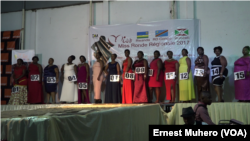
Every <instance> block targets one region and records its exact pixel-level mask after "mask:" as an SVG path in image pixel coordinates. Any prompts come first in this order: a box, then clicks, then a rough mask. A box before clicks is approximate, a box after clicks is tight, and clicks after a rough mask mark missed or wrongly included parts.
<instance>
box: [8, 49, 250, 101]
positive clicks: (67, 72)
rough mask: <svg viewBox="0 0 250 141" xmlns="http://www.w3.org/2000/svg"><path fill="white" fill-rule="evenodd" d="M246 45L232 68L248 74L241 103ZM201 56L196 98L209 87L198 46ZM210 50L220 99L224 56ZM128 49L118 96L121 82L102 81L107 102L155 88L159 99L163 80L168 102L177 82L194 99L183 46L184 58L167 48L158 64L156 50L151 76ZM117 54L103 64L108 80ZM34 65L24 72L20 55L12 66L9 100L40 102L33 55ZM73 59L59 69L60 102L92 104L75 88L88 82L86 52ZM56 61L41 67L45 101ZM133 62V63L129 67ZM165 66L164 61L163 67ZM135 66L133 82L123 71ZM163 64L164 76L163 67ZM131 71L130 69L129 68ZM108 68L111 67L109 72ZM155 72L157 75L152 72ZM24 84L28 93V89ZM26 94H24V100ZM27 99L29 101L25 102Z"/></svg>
mask: <svg viewBox="0 0 250 141" xmlns="http://www.w3.org/2000/svg"><path fill="white" fill-rule="evenodd" d="M249 50H250V48H249V47H248V46H246V47H244V48H243V50H242V53H243V57H241V58H239V59H238V60H237V61H236V62H235V68H234V72H240V71H244V72H245V73H244V74H246V75H245V79H242V80H238V81H235V95H236V96H235V97H236V99H239V100H240V101H245V100H247V101H249V100H250V96H249V95H250V94H249V92H250V90H249V87H248V86H247V85H248V84H250V76H249V72H250V57H249ZM197 52H198V54H199V57H198V58H197V59H196V60H195V68H198V69H204V70H205V71H204V72H205V73H204V75H203V76H196V77H195V78H196V79H197V84H196V85H197V87H198V96H200V93H201V91H209V73H210V70H209V68H208V62H209V60H208V57H207V56H206V55H204V49H203V48H202V47H199V48H198V49H197ZM214 53H215V54H216V57H215V58H214V60H213V61H212V63H211V64H212V67H211V69H213V71H211V72H212V73H214V72H216V69H218V70H219V72H216V73H215V74H216V75H214V74H213V75H212V74H211V76H212V80H213V85H214V88H215V91H216V93H217V94H218V101H223V100H222V87H221V86H222V84H223V81H224V80H225V77H226V76H227V73H228V71H227V69H226V65H227V61H226V58H225V57H223V56H221V55H220V54H221V53H222V48H221V47H215V48H214ZM129 54H130V51H129V50H125V56H126V60H124V61H123V66H122V68H123V72H124V73H123V74H122V78H123V92H122V95H121V93H120V92H121V88H120V82H110V79H107V80H106V90H105V103H121V102H122V103H146V102H152V94H153V90H155V93H156V102H159V95H160V87H161V86H162V81H163V79H164V80H165V85H166V99H167V100H171V102H174V101H175V84H176V83H178V81H179V85H180V86H179V90H180V101H190V100H191V99H194V98H195V94H194V85H193V80H192V79H190V78H192V72H191V69H190V68H191V60H190V59H189V58H188V57H187V54H188V52H187V50H186V49H183V50H182V55H183V57H182V58H181V59H180V60H179V63H178V61H176V60H174V59H173V58H172V56H173V53H172V52H171V51H168V52H167V55H168V57H169V59H167V60H165V61H164V63H162V60H161V59H160V58H159V56H160V52H159V51H155V52H154V58H155V59H154V60H153V61H152V62H151V64H150V69H153V72H154V73H153V75H152V76H150V77H148V75H145V74H148V64H147V60H145V59H143V52H142V51H139V52H138V54H137V55H138V58H139V60H136V61H135V62H134V64H133V61H132V59H131V57H129ZM100 57H101V53H97V54H96V59H97V61H96V62H95V63H94V65H93V67H92V69H93V84H94V99H95V103H102V100H101V95H100V94H101V84H102V80H103V79H104V77H103V75H102V73H103V69H102V68H103V67H104V64H103V62H102V61H101V60H100ZM116 57H117V56H116V55H115V54H113V55H112V57H111V60H112V62H110V63H109V64H108V65H107V66H106V67H105V70H104V72H105V73H106V75H107V78H110V75H120V66H119V64H118V63H117V62H116V61H115V59H116ZM32 60H33V63H32V64H30V65H29V67H28V76H26V75H25V72H26V67H25V66H23V65H22V60H21V59H18V61H17V66H16V67H15V68H14V75H13V78H14V86H18V87H19V91H18V92H12V95H11V98H10V101H9V104H15V105H18V104H26V103H27V102H28V103H43V95H42V93H43V92H42V81H41V80H42V78H41V76H42V73H43V72H42V67H41V65H40V64H38V63H37V62H38V60H39V59H38V57H36V56H35V57H33V58H32ZM73 60H75V57H74V56H70V57H69V58H68V63H66V64H64V65H63V66H62V68H61V71H62V72H63V73H62V75H61V76H62V77H61V78H62V79H61V80H62V81H63V89H62V94H61V98H60V101H67V102H75V101H77V100H78V103H90V102H89V97H88V96H89V94H88V89H87V90H80V89H78V86H77V85H76V84H77V83H82V82H83V83H88V84H89V80H90V76H89V66H88V64H87V63H85V61H86V59H85V57H84V56H80V61H81V64H79V65H78V66H76V65H75V64H73V63H72V61H73ZM53 62H54V60H53V59H52V58H50V59H49V62H48V63H49V65H48V66H46V67H45V69H44V78H43V83H44V86H45V90H46V93H47V102H48V101H49V98H50V95H51V96H52V102H53V103H55V92H56V89H57V83H58V81H59V71H58V68H57V66H56V65H53ZM132 64H133V65H132ZM162 64H164V65H162ZM137 67H145V74H137V73H135V80H134V81H133V80H130V79H125V76H124V75H125V73H126V72H128V73H133V72H134V71H133V70H134V69H136V68H137ZM164 68H165V74H164V73H163V71H162V69H164ZM132 69H133V70H132ZM107 70H109V71H107ZM156 72H157V73H156ZM169 72H175V74H178V75H176V76H177V77H175V78H174V79H168V80H167V78H166V77H167V75H166V73H169ZM185 72H187V73H188V74H189V75H188V78H187V79H184V80H179V79H180V78H178V76H179V75H180V73H185ZM37 74H38V76H39V79H38V80H39V81H34V80H32V75H37ZM74 74H77V75H76V77H77V78H76V79H77V81H76V82H73V83H72V82H70V81H69V79H68V76H73V75H74ZM48 77H52V78H55V83H48V81H47V78H48ZM27 85H28V92H27ZM148 86H149V95H150V96H149V98H148V96H147V87H148ZM27 95H28V98H27ZM27 99H28V101H27Z"/></svg>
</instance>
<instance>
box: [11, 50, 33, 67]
mask: <svg viewBox="0 0 250 141" xmlns="http://www.w3.org/2000/svg"><path fill="white" fill-rule="evenodd" d="M34 56H35V51H34V50H12V65H14V64H16V63H17V59H19V58H21V59H23V62H32V57H34Z"/></svg>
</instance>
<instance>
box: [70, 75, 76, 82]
mask: <svg viewBox="0 0 250 141" xmlns="http://www.w3.org/2000/svg"><path fill="white" fill-rule="evenodd" d="M68 80H69V81H70V82H74V81H77V79H76V75H73V76H68Z"/></svg>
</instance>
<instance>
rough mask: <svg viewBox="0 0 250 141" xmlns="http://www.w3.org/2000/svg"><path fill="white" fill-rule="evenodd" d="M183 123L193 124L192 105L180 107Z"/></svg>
mask: <svg viewBox="0 0 250 141" xmlns="http://www.w3.org/2000/svg"><path fill="white" fill-rule="evenodd" d="M181 117H183V120H184V122H185V125H194V123H195V112H194V110H193V108H192V107H187V108H182V115H181Z"/></svg>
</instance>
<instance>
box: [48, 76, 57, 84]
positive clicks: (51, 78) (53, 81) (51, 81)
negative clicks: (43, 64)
mask: <svg viewBox="0 0 250 141" xmlns="http://www.w3.org/2000/svg"><path fill="white" fill-rule="evenodd" d="M47 83H56V77H47Z"/></svg>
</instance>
